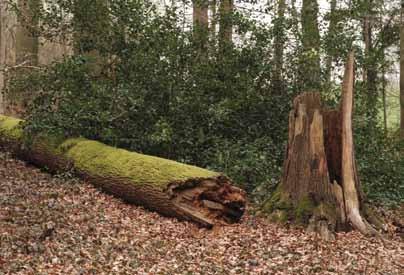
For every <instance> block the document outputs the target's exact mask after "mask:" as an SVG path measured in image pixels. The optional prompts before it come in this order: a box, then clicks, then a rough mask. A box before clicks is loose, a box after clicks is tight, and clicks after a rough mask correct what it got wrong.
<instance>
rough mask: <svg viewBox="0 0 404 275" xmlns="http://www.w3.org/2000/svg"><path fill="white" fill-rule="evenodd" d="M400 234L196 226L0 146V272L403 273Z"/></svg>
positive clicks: (254, 223)
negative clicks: (328, 234) (326, 235)
mask: <svg viewBox="0 0 404 275" xmlns="http://www.w3.org/2000/svg"><path fill="white" fill-rule="evenodd" d="M403 271H404V242H403V239H401V238H400V236H398V235H394V234H392V235H390V237H389V239H388V240H386V241H385V243H383V242H381V241H380V240H378V239H373V238H365V237H363V236H361V235H360V234H359V233H357V232H351V233H340V234H338V235H337V238H336V241H334V242H330V243H327V242H323V241H321V240H319V239H318V238H317V237H316V236H315V235H311V234H308V233H305V232H304V231H303V230H301V229H296V228H294V229H293V228H285V227H280V226H277V225H274V224H271V223H268V222H267V221H266V220H264V219H262V218H258V217H254V216H252V215H249V214H247V215H246V216H245V217H244V218H243V220H242V223H240V224H237V225H231V226H225V227H218V228H214V229H213V230H206V229H201V228H198V227H197V226H195V225H193V224H191V223H187V222H179V221H177V220H175V219H170V218H163V217H160V216H159V215H158V214H156V213H152V212H149V211H146V210H144V209H143V208H141V207H136V206H134V205H129V204H126V203H124V202H122V201H120V200H119V199H116V198H113V197H111V196H109V195H106V194H104V193H102V192H100V191H98V190H97V189H95V188H94V187H92V186H91V185H90V184H87V183H83V182H81V181H79V180H75V179H66V177H61V176H59V177H57V176H56V177H55V176H53V177H52V176H50V175H48V174H46V173H43V172H41V171H40V170H38V169H36V168H34V167H32V166H30V165H27V164H25V163H24V162H21V161H17V160H14V159H12V158H10V157H8V156H7V155H5V154H2V153H0V274H315V273H317V274H404V273H403Z"/></svg>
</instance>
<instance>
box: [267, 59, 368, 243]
mask: <svg viewBox="0 0 404 275" xmlns="http://www.w3.org/2000/svg"><path fill="white" fill-rule="evenodd" d="M353 87H354V56H353V53H352V54H350V56H349V59H348V63H347V65H346V71H345V76H344V82H343V87H342V101H341V104H340V108H339V109H335V110H331V109H327V108H324V107H323V106H322V103H321V98H320V94H319V93H303V94H301V95H300V96H298V97H297V98H296V99H295V100H294V105H293V106H294V108H293V110H292V112H291V113H290V117H289V140H288V147H287V153H286V159H285V163H284V167H283V178H282V181H281V183H280V185H279V186H278V189H277V191H276V192H275V193H274V194H273V196H272V197H271V198H270V199H269V200H268V201H267V202H266V204H265V206H264V210H265V211H266V212H269V213H271V217H272V218H275V219H277V220H281V221H286V220H294V221H296V222H298V223H301V224H306V225H309V228H310V229H311V230H314V231H318V232H320V233H321V234H322V236H323V237H324V238H326V239H330V238H332V237H333V236H332V234H330V233H331V232H333V231H335V230H346V229H348V228H349V227H350V226H352V227H353V228H355V229H358V230H359V231H360V232H362V233H363V234H365V235H368V234H371V233H375V230H374V229H373V228H372V227H371V226H370V225H369V224H368V223H367V222H366V220H365V219H364V218H363V216H362V214H364V211H365V208H364V205H363V201H364V198H363V197H364V196H363V193H362V190H361V185H360V182H359V179H358V175H357V170H356V163H355V156H354V143H353V131H352V109H353Z"/></svg>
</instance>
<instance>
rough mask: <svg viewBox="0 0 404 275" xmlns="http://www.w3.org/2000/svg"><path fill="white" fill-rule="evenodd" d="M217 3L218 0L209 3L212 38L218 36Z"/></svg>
mask: <svg viewBox="0 0 404 275" xmlns="http://www.w3.org/2000/svg"><path fill="white" fill-rule="evenodd" d="M216 5H217V1H216V0H211V1H210V3H209V8H210V18H211V21H210V33H211V36H212V37H214V36H215V35H216V25H217V18H216V17H217V8H216Z"/></svg>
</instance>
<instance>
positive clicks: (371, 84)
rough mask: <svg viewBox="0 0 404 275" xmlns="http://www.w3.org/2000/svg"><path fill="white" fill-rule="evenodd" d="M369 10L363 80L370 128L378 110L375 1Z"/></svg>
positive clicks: (370, 1) (366, 25)
mask: <svg viewBox="0 0 404 275" xmlns="http://www.w3.org/2000/svg"><path fill="white" fill-rule="evenodd" d="M366 3H367V9H366V14H365V17H364V22H363V40H364V43H365V56H366V63H365V66H364V71H363V80H364V83H365V84H366V93H367V94H366V105H367V106H366V107H367V108H366V110H367V116H368V118H369V119H370V125H369V127H370V128H373V125H374V123H375V120H376V115H377V110H376V103H377V96H378V95H377V69H376V67H375V61H374V60H373V58H374V56H373V51H374V49H373V48H374V46H373V38H372V35H373V26H372V25H373V24H372V20H371V15H372V14H373V0H367V2H366Z"/></svg>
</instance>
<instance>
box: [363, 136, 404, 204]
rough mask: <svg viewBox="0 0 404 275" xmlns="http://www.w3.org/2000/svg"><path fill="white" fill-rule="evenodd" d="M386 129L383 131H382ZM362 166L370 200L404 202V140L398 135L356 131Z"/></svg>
mask: <svg viewBox="0 0 404 275" xmlns="http://www.w3.org/2000/svg"><path fill="white" fill-rule="evenodd" d="M380 132H382V131H380ZM356 136H357V138H356V143H357V149H358V150H357V154H356V156H357V159H358V170H359V173H360V175H361V179H362V184H363V186H364V189H365V190H364V191H365V192H366V194H367V197H368V198H369V199H370V200H373V201H374V200H376V201H382V202H384V203H387V204H392V203H395V202H404V169H403V167H404V158H403V154H404V144H403V143H402V142H399V141H398V139H397V137H387V138H386V137H385V136H383V134H381V133H379V134H374V135H373V136H372V137H371V138H370V137H369V136H367V133H366V132H360V129H358V131H357V134H356Z"/></svg>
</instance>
